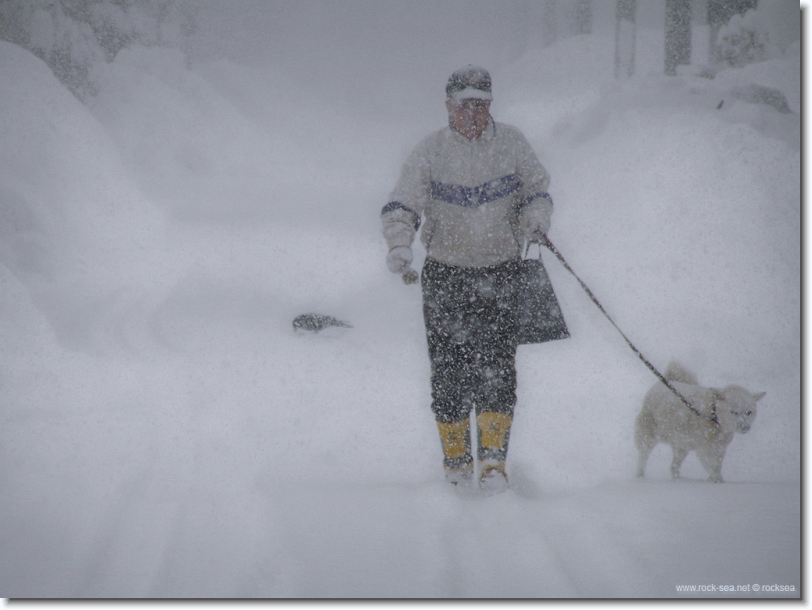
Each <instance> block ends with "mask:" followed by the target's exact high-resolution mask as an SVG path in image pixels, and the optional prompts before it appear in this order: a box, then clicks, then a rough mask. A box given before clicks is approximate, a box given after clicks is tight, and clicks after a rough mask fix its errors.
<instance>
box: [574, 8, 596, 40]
mask: <svg viewBox="0 0 812 610" xmlns="http://www.w3.org/2000/svg"><path fill="white" fill-rule="evenodd" d="M591 33H592V0H576V2H575V34H591Z"/></svg>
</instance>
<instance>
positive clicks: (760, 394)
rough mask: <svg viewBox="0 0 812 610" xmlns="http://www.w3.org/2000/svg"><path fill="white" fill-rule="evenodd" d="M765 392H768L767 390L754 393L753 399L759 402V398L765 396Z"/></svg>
mask: <svg viewBox="0 0 812 610" xmlns="http://www.w3.org/2000/svg"><path fill="white" fill-rule="evenodd" d="M765 394H767V392H759V393H758V394H753V400H754V401H756V402H758V401H759V400H761V399H762V398H764V395H765Z"/></svg>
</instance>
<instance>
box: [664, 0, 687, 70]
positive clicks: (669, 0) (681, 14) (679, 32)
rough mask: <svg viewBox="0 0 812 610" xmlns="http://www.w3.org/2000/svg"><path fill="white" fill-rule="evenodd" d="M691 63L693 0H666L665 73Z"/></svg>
mask: <svg viewBox="0 0 812 610" xmlns="http://www.w3.org/2000/svg"><path fill="white" fill-rule="evenodd" d="M690 63H691V0H665V73H666V74H667V75H669V76H675V75H676V74H677V66H682V65H688V64H690Z"/></svg>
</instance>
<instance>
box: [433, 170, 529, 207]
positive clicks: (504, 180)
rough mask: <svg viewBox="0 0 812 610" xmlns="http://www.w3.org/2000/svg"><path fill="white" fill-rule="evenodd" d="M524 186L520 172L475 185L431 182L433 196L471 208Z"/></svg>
mask: <svg viewBox="0 0 812 610" xmlns="http://www.w3.org/2000/svg"><path fill="white" fill-rule="evenodd" d="M521 186H522V181H521V179H520V178H519V176H518V174H508V175H507V176H502V177H501V178H497V179H496V180H491V181H490V182H486V183H485V184H480V185H479V186H475V187H473V188H472V187H468V186H461V185H459V184H445V183H442V182H434V181H432V183H431V198H432V199H436V200H438V201H444V202H445V203H453V204H455V205H461V206H465V207H469V208H476V207H479V206H481V205H485V204H486V203H490V202H491V201H496V200H497V199H502V198H503V197H507V196H508V195H510V194H512V193H515V192H516V191H517V190H519V188H520V187H521Z"/></svg>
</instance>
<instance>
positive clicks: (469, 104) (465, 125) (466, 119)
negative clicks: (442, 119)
mask: <svg viewBox="0 0 812 610" xmlns="http://www.w3.org/2000/svg"><path fill="white" fill-rule="evenodd" d="M445 107H446V108H447V109H448V119H449V120H450V121H451V124H452V125H453V126H454V129H456V130H457V131H459V132H460V133H461V134H462V135H464V136H465V137H466V138H468V139H469V140H473V139H475V138H478V137H479V136H481V135H482V132H483V131H485V128H486V127H487V126H488V118H489V117H490V108H491V103H490V102H489V101H487V100H478V99H466V100H460V101H459V102H455V101H454V100H453V99H447V100H446V102H445Z"/></svg>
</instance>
